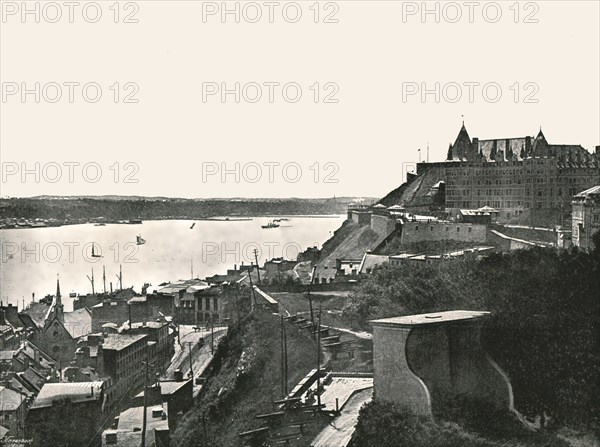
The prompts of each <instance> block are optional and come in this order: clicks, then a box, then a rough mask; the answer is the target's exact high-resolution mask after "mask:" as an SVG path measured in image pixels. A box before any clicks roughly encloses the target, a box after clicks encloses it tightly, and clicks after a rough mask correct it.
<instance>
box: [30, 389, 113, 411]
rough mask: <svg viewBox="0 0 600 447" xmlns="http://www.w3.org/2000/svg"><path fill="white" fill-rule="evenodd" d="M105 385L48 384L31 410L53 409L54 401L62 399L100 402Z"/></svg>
mask: <svg viewBox="0 0 600 447" xmlns="http://www.w3.org/2000/svg"><path fill="white" fill-rule="evenodd" d="M103 385H104V382H68V383H46V384H44V386H43V387H42V389H41V390H40V393H39V394H38V396H37V397H36V399H35V401H34V402H33V405H32V406H31V409H36V408H45V407H51V406H52V404H53V402H54V401H57V400H62V399H69V400H70V401H72V402H86V401H92V400H99V399H100V397H101V391H102V387H103Z"/></svg>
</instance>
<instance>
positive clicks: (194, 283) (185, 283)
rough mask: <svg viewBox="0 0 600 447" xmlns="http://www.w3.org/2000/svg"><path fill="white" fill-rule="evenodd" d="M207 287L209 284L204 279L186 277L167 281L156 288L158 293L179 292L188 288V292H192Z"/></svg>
mask: <svg viewBox="0 0 600 447" xmlns="http://www.w3.org/2000/svg"><path fill="white" fill-rule="evenodd" d="M209 288H210V285H209V284H208V283H207V282H206V281H203V280H201V279H187V280H179V281H175V282H172V283H169V284H167V285H166V286H164V287H161V288H160V289H158V293H164V294H175V293H179V292H180V291H181V290H185V291H188V290H189V292H190V293H194V292H198V291H201V290H205V289H209Z"/></svg>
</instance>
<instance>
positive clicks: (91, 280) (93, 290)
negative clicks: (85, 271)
mask: <svg viewBox="0 0 600 447" xmlns="http://www.w3.org/2000/svg"><path fill="white" fill-rule="evenodd" d="M87 279H88V280H89V281H90V283H92V295H95V294H96V290H95V289H94V269H93V268H92V277H91V278H90V277H89V276H88V277H87Z"/></svg>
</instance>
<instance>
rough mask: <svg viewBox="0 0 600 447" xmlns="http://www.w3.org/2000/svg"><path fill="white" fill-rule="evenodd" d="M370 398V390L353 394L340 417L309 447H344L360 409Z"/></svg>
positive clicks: (350, 435)
mask: <svg viewBox="0 0 600 447" xmlns="http://www.w3.org/2000/svg"><path fill="white" fill-rule="evenodd" d="M372 396H373V389H372V388H369V389H366V390H363V391H359V392H357V393H355V394H354V395H353V396H352V397H351V398H350V399H349V400H348V402H347V403H346V405H344V408H342V410H341V413H340V415H339V416H338V417H337V418H335V419H334V420H333V421H332V422H331V423H330V424H329V425H328V426H327V427H325V428H324V429H323V431H322V432H321V433H319V434H318V435H317V437H316V438H315V439H314V440H313V442H311V444H310V445H311V447H346V446H347V445H348V443H349V442H350V439H351V438H352V434H353V433H354V429H355V426H356V422H357V421H358V412H359V410H360V408H361V407H362V406H363V405H364V404H366V403H367V402H370V401H371V399H372Z"/></svg>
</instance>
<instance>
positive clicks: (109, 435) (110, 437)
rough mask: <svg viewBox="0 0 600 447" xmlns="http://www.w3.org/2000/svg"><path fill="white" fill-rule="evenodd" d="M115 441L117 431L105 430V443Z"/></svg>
mask: <svg viewBox="0 0 600 447" xmlns="http://www.w3.org/2000/svg"><path fill="white" fill-rule="evenodd" d="M116 443H117V432H116V431H110V432H106V444H107V445H114V444H116Z"/></svg>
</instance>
